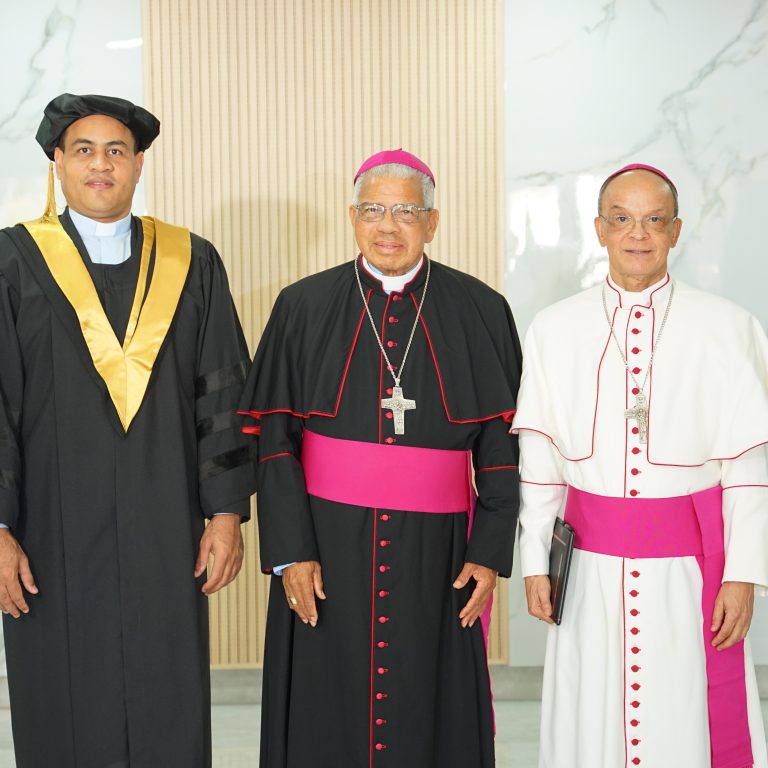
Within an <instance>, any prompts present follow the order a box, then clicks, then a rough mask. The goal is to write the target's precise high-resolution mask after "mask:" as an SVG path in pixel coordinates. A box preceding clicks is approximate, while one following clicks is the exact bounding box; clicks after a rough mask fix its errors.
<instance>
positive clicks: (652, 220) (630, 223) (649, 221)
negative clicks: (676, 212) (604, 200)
mask: <svg viewBox="0 0 768 768" xmlns="http://www.w3.org/2000/svg"><path fill="white" fill-rule="evenodd" d="M600 218H601V219H602V220H603V221H604V222H605V223H606V224H607V225H608V229H611V230H613V231H614V232H624V231H627V230H632V229H634V228H635V223H637V222H639V223H640V226H641V227H642V228H643V229H644V230H645V231H646V232H663V231H664V230H665V229H666V228H667V225H668V224H671V223H672V222H673V221H676V220H677V216H673V217H672V218H669V217H668V216H659V215H657V214H655V213H652V214H650V215H649V216H643V218H642V219H636V218H635V217H634V216H630V215H629V214H627V213H614V214H611V215H610V216H603V215H602V214H600Z"/></svg>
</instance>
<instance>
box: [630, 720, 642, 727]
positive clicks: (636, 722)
mask: <svg viewBox="0 0 768 768" xmlns="http://www.w3.org/2000/svg"><path fill="white" fill-rule="evenodd" d="M629 724H630V725H632V726H634V727H635V728H637V726H638V725H640V721H639V720H630V721H629Z"/></svg>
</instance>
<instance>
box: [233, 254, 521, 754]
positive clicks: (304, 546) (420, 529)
mask: <svg viewBox="0 0 768 768" xmlns="http://www.w3.org/2000/svg"><path fill="white" fill-rule="evenodd" d="M361 278H362V280H363V284H364V290H365V293H366V296H367V297H368V298H369V303H370V307H371V311H372V313H373V317H374V320H375V322H376V326H377V328H378V329H379V333H380V334H381V336H382V338H383V342H384V344H385V346H386V348H387V353H388V355H389V357H390V360H391V362H392V364H393V365H398V366H399V365H400V363H401V362H402V359H403V353H404V351H405V348H406V345H407V342H408V336H409V334H410V331H411V328H412V326H413V323H414V320H415V317H416V304H417V302H418V300H419V299H420V298H421V295H422V291H423V289H424V284H425V279H426V266H423V267H422V269H421V270H420V272H419V273H418V274H417V275H416V277H415V278H414V279H413V280H412V281H411V282H410V283H409V284H408V285H407V286H406V287H405V289H404V291H403V292H402V293H394V294H391V295H390V296H387V294H386V293H385V292H384V291H383V290H382V287H381V283H380V282H379V281H378V280H376V279H375V277H373V276H372V275H370V274H369V273H368V272H366V271H365V270H364V269H362V268H361ZM422 317H423V321H421V322H420V323H419V327H418V328H417V330H416V333H415V335H414V338H413V345H412V348H411V350H410V353H409V355H408V358H407V362H406V365H405V367H404V369H403V378H402V381H401V386H402V388H403V390H404V394H405V396H406V397H408V398H410V399H414V400H415V401H416V409H415V410H409V411H407V412H406V413H405V434H403V435H395V432H394V426H393V420H392V419H390V418H387V415H386V414H387V413H389V412H388V411H384V410H382V408H381V404H380V401H381V399H382V398H386V397H388V396H389V395H390V394H391V388H392V386H393V381H392V378H391V376H390V374H389V372H388V371H387V369H386V363H385V362H384V360H383V357H382V355H381V352H380V350H379V347H378V344H377V342H376V338H375V336H374V334H373V330H372V328H371V327H370V323H369V320H368V318H367V317H365V316H364V314H363V303H362V298H361V296H360V293H359V290H358V287H357V285H356V283H355V276H354V270H353V263H352V262H349V263H347V264H344V265H341V266H339V267H335V268H333V269H330V270H327V271H325V272H322V273H320V274H318V275H315V276H313V277H309V278H307V279H305V280H302V281H300V282H298V283H296V284H294V285H292V286H289V287H288V288H286V289H285V290H284V291H283V292H282V293H281V295H280V296H279V297H278V300H277V302H276V304H275V307H274V310H273V313H272V317H271V319H270V321H269V324H268V325H267V328H266V330H265V332H264V336H263V338H262V340H261V343H260V346H259V350H258V352H257V354H256V358H255V362H254V367H253V368H252V370H251V374H250V377H249V380H248V383H247V384H246V390H245V395H244V400H243V405H242V409H243V410H244V411H249V412H251V414H252V415H253V416H256V417H258V418H259V423H260V425H261V434H260V437H259V471H258V497H257V500H258V515H259V532H260V542H261V559H262V567H263V568H264V569H265V570H269V569H271V568H272V567H275V566H278V565H282V564H285V563H290V562H293V561H297V560H319V561H320V563H321V566H322V576H323V581H324V585H325V592H326V594H327V600H326V601H324V602H320V605H319V622H318V625H317V627H316V628H312V627H310V626H307V625H304V624H302V623H301V621H300V620H299V619H298V618H296V617H295V615H294V614H293V612H291V611H290V610H289V607H288V604H287V600H286V597H285V594H284V591H283V588H282V584H281V582H280V579H279V578H278V577H273V580H272V587H271V592H270V602H269V615H268V622H267V639H266V651H265V661H264V692H263V698H262V732H261V739H262V740H261V766H262V768H299V767H301V768H304V766H309V765H312V766H317V768H341V767H343V768H364V767H368V768H370V766H375V767H376V768H384V767H385V766H397V768H432V767H434V768H452V767H453V766H456V767H457V768H458V767H459V766H461V767H462V768H466V767H467V766H472V768H490V766H493V765H494V764H495V763H494V746H493V715H492V709H491V700H490V690H489V679H488V669H487V661H486V649H485V646H484V641H483V635H482V630H481V626H480V622H476V623H475V625H474V627H472V628H471V629H462V628H461V626H460V623H459V618H458V616H459V612H460V610H461V608H462V607H463V606H464V604H465V603H466V602H467V600H468V599H469V597H470V595H471V592H472V589H473V587H474V581H471V582H470V584H469V585H468V586H467V587H466V588H465V589H462V590H460V591H457V590H455V589H453V588H452V587H451V584H452V582H453V580H454V579H455V578H456V576H457V575H458V574H459V572H460V570H461V567H462V565H463V564H464V562H465V561H466V562H473V563H479V564H481V565H485V566H488V567H490V568H493V569H495V570H497V571H499V573H500V574H502V575H504V576H508V575H509V573H510V570H511V567H512V548H513V542H514V534H515V526H516V522H517V512H518V468H517V463H518V459H517V456H518V454H517V443H516V440H515V438H513V437H511V436H510V435H509V434H508V429H509V423H508V419H510V418H511V414H512V412H514V409H515V395H516V393H517V388H518V383H519V373H520V366H521V354H520V345H519V342H518V338H517V334H516V332H515V327H514V322H513V319H512V315H511V313H510V311H509V308H508V306H507V303H506V301H505V300H504V298H503V297H502V296H500V295H499V294H497V293H496V292H494V291H492V290H491V289H490V288H488V287H487V286H486V285H484V284H483V283H481V282H479V281H478V280H476V279H474V278H472V277H470V276H468V275H465V274H463V273H461V272H457V271H456V270H453V269H449V268H447V267H444V266H441V265H440V264H437V263H434V262H433V263H432V273H431V277H430V282H429V288H428V292H427V296H426V301H425V303H424V308H423V315H422ZM305 429H308V430H311V431H314V432H316V433H319V434H321V435H324V436H327V437H333V438H342V439H347V440H357V441H363V442H371V443H384V444H388V445H392V446H416V447H421V448H442V449H450V450H457V451H462V450H463V451H466V450H471V451H472V456H473V462H474V468H475V473H476V474H475V483H476V487H477V491H478V502H477V507H476V514H475V521H474V528H473V531H472V536H471V539H470V541H469V544H468V543H467V522H468V521H467V516H466V515H465V514H433V513H417V512H409V511H404V510H394V511H393V510H386V511H383V510H380V509H378V510H377V509H373V508H364V507H358V506H352V505H347V504H340V503H334V502H330V501H327V500H324V499H320V498H317V497H316V496H308V495H307V492H306V488H305V482H304V475H303V471H302V467H301V464H300V462H299V460H298V458H297V457H298V456H299V455H300V449H301V441H302V434H303V430H305ZM348 471H349V473H350V475H351V474H353V473H354V472H355V467H354V466H350V467H348ZM384 480H385V482H387V483H393V484H397V482H398V478H397V476H396V475H395V476H392V477H388V478H384Z"/></svg>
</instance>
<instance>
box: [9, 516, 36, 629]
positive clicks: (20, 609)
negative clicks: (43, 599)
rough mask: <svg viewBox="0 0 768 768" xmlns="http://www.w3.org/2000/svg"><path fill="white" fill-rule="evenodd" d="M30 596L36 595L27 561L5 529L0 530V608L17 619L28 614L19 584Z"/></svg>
mask: <svg viewBox="0 0 768 768" xmlns="http://www.w3.org/2000/svg"><path fill="white" fill-rule="evenodd" d="M19 579H21V584H23V585H24V588H25V589H26V590H27V592H29V593H30V594H33V595H36V594H37V593H38V589H37V585H36V584H35V579H34V577H33V576H32V571H31V570H30V567H29V560H28V559H27V556H26V555H25V554H24V551H23V550H22V548H21V547H20V546H19V542H18V541H16V539H14V538H13V534H12V533H11V532H10V531H9V530H8V529H7V528H0V608H2V610H3V613H10V614H11V616H13V618H14V619H18V618H19V616H21V614H22V613H29V606H28V605H27V601H26V600H25V599H24V593H23V592H22V590H21V584H19Z"/></svg>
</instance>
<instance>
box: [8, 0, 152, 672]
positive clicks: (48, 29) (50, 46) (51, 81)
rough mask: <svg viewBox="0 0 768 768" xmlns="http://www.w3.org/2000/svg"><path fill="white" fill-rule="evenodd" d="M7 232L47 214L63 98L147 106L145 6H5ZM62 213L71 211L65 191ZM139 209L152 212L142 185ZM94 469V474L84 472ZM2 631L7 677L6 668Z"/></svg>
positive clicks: (118, 0)
mask: <svg viewBox="0 0 768 768" xmlns="http://www.w3.org/2000/svg"><path fill="white" fill-rule="evenodd" d="M0 71H1V72H2V73H3V87H2V97H0V227H5V226H8V225H10V224H15V223H16V222H18V221H24V220H27V219H31V218H35V217H37V216H39V215H40V214H41V213H42V212H43V208H44V207H45V195H46V190H47V187H46V184H47V181H46V174H47V173H48V160H47V158H46V157H45V155H44V154H43V151H42V150H41V149H40V146H39V145H38V144H37V142H36V141H35V133H36V132H37V126H38V125H39V124H40V119H41V118H42V112H43V108H44V107H45V105H46V104H47V103H48V102H49V101H50V100H51V99H52V98H53V97H54V96H57V95H58V94H60V93H64V92H69V93H101V94H109V95H112V96H121V97H123V98H126V99H129V100H131V101H134V102H138V103H141V100H142V93H143V67H142V49H141V0H34V1H33V2H26V3H16V2H13V0H0ZM58 202H59V208H62V207H63V205H64V202H63V197H62V196H61V193H60V191H59V192H58ZM134 211H135V212H136V213H143V212H144V193H143V191H142V188H141V186H139V189H138V190H137V196H136V197H135V198H134ZM84 471H87V470H84ZM1 632H2V629H1V627H0V674H2V673H3V670H4V668H5V655H4V653H3V650H2V636H1Z"/></svg>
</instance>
